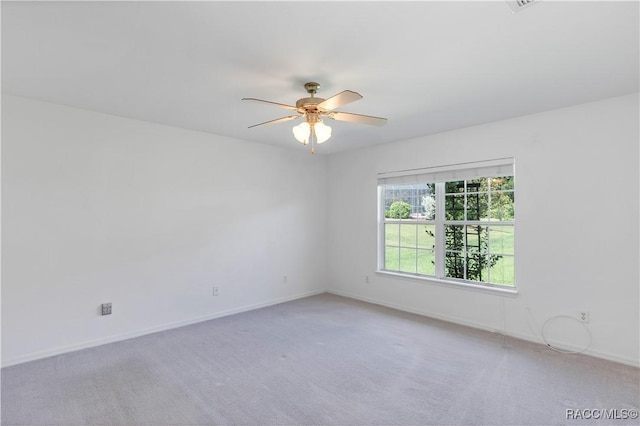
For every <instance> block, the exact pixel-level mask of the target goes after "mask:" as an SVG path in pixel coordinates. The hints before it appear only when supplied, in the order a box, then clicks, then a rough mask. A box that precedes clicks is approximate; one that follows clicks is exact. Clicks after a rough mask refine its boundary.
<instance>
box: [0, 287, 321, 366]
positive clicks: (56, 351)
mask: <svg viewBox="0 0 640 426" xmlns="http://www.w3.org/2000/svg"><path fill="white" fill-rule="evenodd" d="M322 293H326V290H325V289H320V290H312V291H308V292H305V293H299V294H296V295H293V296H287V297H282V298H279V299H272V300H269V301H266V302H261V303H256V304H253V305H245V306H240V307H237V308H233V309H228V310H225V311H219V312H214V313H212V314H207V315H202V316H199V317H195V318H190V319H187V320H183V321H176V322H172V323H167V324H162V325H159V326H156V327H150V328H145V329H142V330H135V331H131V332H128V333H122V334H116V335H113V336H108V337H104V338H100V339H95V340H88V341H84V342H80V343H75V344H73V345H67V346H59V347H56V348H52V349H47V350H44V351H38V352H32V353H29V354H26V355H22V356H19V357H16V358H11V359H8V360H4V359H3V360H2V367H3V368H4V367H10V366H12V365H17V364H22V363H25V362H29V361H35V360H38V359H43V358H48V357H51V356H56V355H61V354H65V353H68V352H74V351H79V350H82V349H88V348H93V347H96V346H101V345H106V344H108V343H114V342H120V341H122V340H127V339H132V338H134V337H140V336H145V335H147V334H153V333H158V332H160V331H166V330H171V329H174V328H179V327H184V326H187V325H191V324H197V323H199V322H204V321H209V320H212V319H216V318H221V317H226V316H229V315H234V314H239V313H241V312H248V311H253V310H254V309H260V308H265V307H267V306H272V305H278V304H280V303H285V302H290V301H292V300H297V299H302V298H304V297H309V296H315V295H317V294H322Z"/></svg>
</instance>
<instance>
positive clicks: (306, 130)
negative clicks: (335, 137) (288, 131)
mask: <svg viewBox="0 0 640 426" xmlns="http://www.w3.org/2000/svg"><path fill="white" fill-rule="evenodd" d="M292 130H293V136H294V137H295V138H296V139H297V140H298V142H300V143H302V144H303V145H306V144H308V143H309V142H311V139H312V138H315V141H313V142H315V143H323V142H326V141H327V140H329V138H330V137H331V127H329V126H327V125H326V124H324V123H323V122H322V120H318V121H316V122H315V123H314V122H311V123H310V122H309V121H305V122H303V123H300V124H298V125H297V126H294V127H293V129H292Z"/></svg>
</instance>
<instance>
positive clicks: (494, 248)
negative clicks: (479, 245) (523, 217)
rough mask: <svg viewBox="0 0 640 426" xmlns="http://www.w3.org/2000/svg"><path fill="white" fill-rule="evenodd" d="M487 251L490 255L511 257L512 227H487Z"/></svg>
mask: <svg viewBox="0 0 640 426" xmlns="http://www.w3.org/2000/svg"><path fill="white" fill-rule="evenodd" d="M489 250H490V252H491V253H492V254H511V255H513V226H491V227H489Z"/></svg>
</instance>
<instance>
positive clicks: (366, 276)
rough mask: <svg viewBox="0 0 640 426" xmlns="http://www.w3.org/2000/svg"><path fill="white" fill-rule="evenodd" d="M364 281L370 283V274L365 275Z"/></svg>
mask: <svg viewBox="0 0 640 426" xmlns="http://www.w3.org/2000/svg"><path fill="white" fill-rule="evenodd" d="M364 282H365V283H366V284H369V275H365V276H364Z"/></svg>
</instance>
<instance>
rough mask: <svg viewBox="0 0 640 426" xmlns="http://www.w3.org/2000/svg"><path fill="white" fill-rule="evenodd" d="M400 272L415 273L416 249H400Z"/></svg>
mask: <svg viewBox="0 0 640 426" xmlns="http://www.w3.org/2000/svg"><path fill="white" fill-rule="evenodd" d="M400 271H401V272H408V273H411V274H415V273H416V249H407V248H401V249H400Z"/></svg>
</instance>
